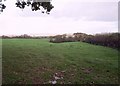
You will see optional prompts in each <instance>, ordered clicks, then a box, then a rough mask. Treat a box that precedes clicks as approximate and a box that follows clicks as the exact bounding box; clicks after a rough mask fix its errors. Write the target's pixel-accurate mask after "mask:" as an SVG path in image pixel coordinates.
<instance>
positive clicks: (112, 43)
mask: <svg viewBox="0 0 120 86" xmlns="http://www.w3.org/2000/svg"><path fill="white" fill-rule="evenodd" d="M76 41H78V42H79V41H81V42H86V43H90V44H95V45H102V46H107V47H112V48H119V47H120V33H104V34H96V35H88V34H85V33H74V34H73V35H72V36H67V35H65V34H64V35H56V36H54V37H52V38H51V39H50V42H53V43H62V42H76Z"/></svg>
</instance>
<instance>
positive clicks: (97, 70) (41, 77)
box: [2, 39, 118, 84]
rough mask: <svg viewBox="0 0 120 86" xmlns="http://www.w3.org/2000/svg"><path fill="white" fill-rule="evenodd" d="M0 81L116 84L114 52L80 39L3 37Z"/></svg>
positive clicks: (116, 71)
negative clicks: (67, 40) (55, 76)
mask: <svg viewBox="0 0 120 86" xmlns="http://www.w3.org/2000/svg"><path fill="white" fill-rule="evenodd" d="M2 43H3V48H2V52H3V53H2V54H3V57H2V66H3V82H2V83H3V84H18V83H22V84H42V83H45V84H47V83H49V81H51V80H53V79H54V77H53V76H54V75H55V73H58V75H59V76H62V77H63V79H59V80H57V83H59V84H60V83H65V84H68V83H73V84H75V83H78V84H86V83H89V84H90V83H95V84H117V83H118V51H117V50H115V49H112V48H108V47H103V46H96V45H91V44H87V43H83V42H66V43H50V42H49V40H48V39H3V40H2Z"/></svg>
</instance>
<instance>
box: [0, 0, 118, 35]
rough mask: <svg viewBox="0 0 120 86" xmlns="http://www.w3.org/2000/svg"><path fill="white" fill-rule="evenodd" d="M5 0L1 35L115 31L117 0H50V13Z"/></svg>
mask: <svg viewBox="0 0 120 86" xmlns="http://www.w3.org/2000/svg"><path fill="white" fill-rule="evenodd" d="M15 2H16V0H7V1H6V2H5V5H6V6H7V8H6V9H5V10H4V12H3V13H1V14H0V35H20V34H29V35H54V34H64V33H75V32H83V33H87V34H96V33H106V32H118V0H52V4H53V6H54V8H53V9H52V11H51V12H50V15H47V14H42V13H41V11H37V12H33V11H31V8H30V7H26V8H25V9H24V10H21V9H19V8H17V7H15Z"/></svg>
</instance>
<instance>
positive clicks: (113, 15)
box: [51, 2, 118, 21]
mask: <svg viewBox="0 0 120 86" xmlns="http://www.w3.org/2000/svg"><path fill="white" fill-rule="evenodd" d="M117 14H118V3H117V2H88V3H87V2H84V3H81V2H74V3H68V4H67V5H66V6H64V8H61V10H58V9H57V7H56V8H54V11H53V14H51V15H52V16H54V17H55V18H60V17H70V18H74V19H81V18H83V17H84V18H86V20H93V21H94V20H95V21H117V19H118V15H117Z"/></svg>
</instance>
